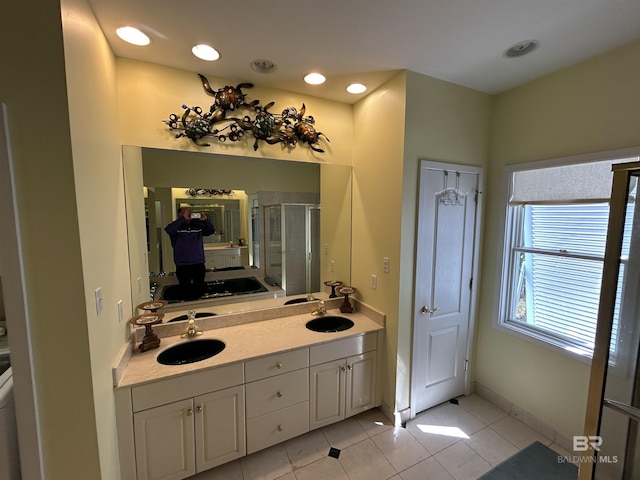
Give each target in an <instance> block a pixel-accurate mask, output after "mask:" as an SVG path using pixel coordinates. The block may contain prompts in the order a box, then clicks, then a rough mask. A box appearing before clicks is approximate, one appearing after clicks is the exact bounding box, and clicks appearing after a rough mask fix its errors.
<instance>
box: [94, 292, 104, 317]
mask: <svg viewBox="0 0 640 480" xmlns="http://www.w3.org/2000/svg"><path fill="white" fill-rule="evenodd" d="M93 294H94V296H95V298H96V315H100V314H101V313H102V306H103V305H102V288H100V287H98V288H96V289H95V291H94V292H93Z"/></svg>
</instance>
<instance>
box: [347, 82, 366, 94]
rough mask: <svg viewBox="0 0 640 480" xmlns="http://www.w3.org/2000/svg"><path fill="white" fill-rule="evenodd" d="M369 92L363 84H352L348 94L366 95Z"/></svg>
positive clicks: (348, 88)
mask: <svg viewBox="0 0 640 480" xmlns="http://www.w3.org/2000/svg"><path fill="white" fill-rule="evenodd" d="M366 91H367V87H366V86H364V85H363V84H361V83H352V84H351V85H349V86H348V87H347V92H349V93H353V94H357V93H364V92H366Z"/></svg>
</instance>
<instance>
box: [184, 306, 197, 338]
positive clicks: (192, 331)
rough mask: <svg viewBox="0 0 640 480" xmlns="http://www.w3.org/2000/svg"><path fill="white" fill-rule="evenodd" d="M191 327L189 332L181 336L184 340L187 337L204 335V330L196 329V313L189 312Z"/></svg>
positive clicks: (188, 328) (193, 311)
mask: <svg viewBox="0 0 640 480" xmlns="http://www.w3.org/2000/svg"><path fill="white" fill-rule="evenodd" d="M188 315H189V325H188V327H187V331H186V332H184V333H183V334H182V335H181V336H182V338H187V337H197V336H198V335H202V330H200V329H199V328H196V311H195V310H189V312H188Z"/></svg>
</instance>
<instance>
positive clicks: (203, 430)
mask: <svg viewBox="0 0 640 480" xmlns="http://www.w3.org/2000/svg"><path fill="white" fill-rule="evenodd" d="M194 403H195V431H196V470H197V471H198V472H202V471H204V470H207V469H209V468H213V467H215V466H218V465H221V464H223V463H226V462H229V461H231V460H235V459H236V458H240V457H242V456H244V455H245V453H246V441H245V415H244V410H245V406H244V405H245V403H244V386H242V385H240V386H238V387H232V388H227V389H226V390H220V391H218V392H213V393H209V394H207V395H201V396H199V397H196V398H195V399H194Z"/></svg>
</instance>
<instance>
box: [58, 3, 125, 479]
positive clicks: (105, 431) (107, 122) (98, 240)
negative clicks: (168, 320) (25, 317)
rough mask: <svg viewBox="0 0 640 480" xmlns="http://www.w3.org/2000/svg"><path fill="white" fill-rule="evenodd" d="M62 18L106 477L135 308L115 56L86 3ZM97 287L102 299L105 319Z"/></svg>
mask: <svg viewBox="0 0 640 480" xmlns="http://www.w3.org/2000/svg"><path fill="white" fill-rule="evenodd" d="M62 14H63V16H62V20H63V28H64V45H65V62H66V73H67V91H68V95H69V119H70V125H71V141H72V154H73V174H74V177H75V191H76V198H77V217H78V221H79V230H80V248H81V253H82V270H83V280H84V297H85V309H86V313H85V316H86V322H87V326H88V333H89V350H90V365H91V378H92V382H91V384H92V386H93V396H94V404H95V407H94V408H95V422H96V427H97V428H96V429H97V440H98V448H99V452H100V470H101V474H102V478H104V479H107V478H114V477H116V476H117V471H118V469H117V465H118V453H117V448H116V442H117V438H116V428H115V414H114V406H113V387H112V385H113V383H112V382H113V380H112V378H113V377H112V372H111V367H112V364H113V361H114V359H115V358H116V355H117V354H118V352H119V350H120V348H121V347H122V345H123V343H124V342H125V340H126V338H127V336H126V335H127V333H128V331H129V324H128V323H127V320H128V319H129V318H130V312H132V310H133V309H132V305H131V300H130V299H131V287H130V285H129V262H128V248H127V225H126V209H125V204H124V183H123V176H122V160H121V148H120V139H119V137H118V128H117V127H118V125H117V121H118V111H117V92H116V70H115V58H114V56H113V54H112V53H111V50H110V48H109V45H108V44H107V41H106V39H105V38H104V36H103V35H102V31H101V30H100V27H99V25H98V23H97V22H96V20H95V18H94V17H93V13H92V11H91V9H90V7H89V5H88V4H87V2H86V0H64V3H63V9H62ZM97 288H100V289H101V290H102V297H103V311H102V313H101V314H100V315H98V314H97V313H96V307H95V297H94V291H95V290H96V289H97ZM120 300H122V301H123V309H124V316H123V319H122V320H121V321H119V319H118V310H117V303H118V301H120Z"/></svg>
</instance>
